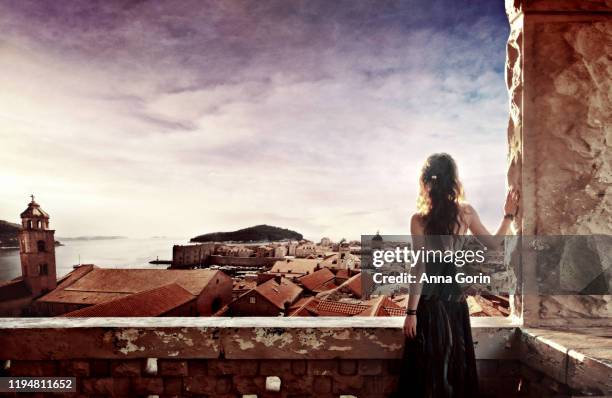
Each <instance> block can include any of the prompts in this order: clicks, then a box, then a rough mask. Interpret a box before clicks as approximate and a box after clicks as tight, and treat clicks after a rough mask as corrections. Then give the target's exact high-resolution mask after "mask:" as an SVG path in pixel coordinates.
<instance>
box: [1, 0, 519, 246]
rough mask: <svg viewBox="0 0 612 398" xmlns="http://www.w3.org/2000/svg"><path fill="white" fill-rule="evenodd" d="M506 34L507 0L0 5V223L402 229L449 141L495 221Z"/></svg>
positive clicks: (175, 230) (163, 229)
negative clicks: (423, 176) (32, 198)
mask: <svg viewBox="0 0 612 398" xmlns="http://www.w3.org/2000/svg"><path fill="white" fill-rule="evenodd" d="M507 35H508V26H507V22H506V19H505V15H504V12H503V1H502V0H491V1H487V2H480V1H474V0H472V1H467V0H464V1H458V0H445V1H442V0H432V1H427V2H426V1H422V0H406V1H384V0H357V1H355V0H346V1H327V0H320V1H317V0H304V1H294V0H252V1H243V0H235V1H234V0H230V1H195V0H194V1H166V2H153V1H151V2H149V1H99V2H93V1H87V2H84V1H76V0H75V1H64V0H62V1H54V2H41V1H18V2H15V1H9V0H0V142H1V145H0V165H1V167H0V186H1V192H2V195H0V219H6V220H10V221H16V220H17V218H18V214H19V213H20V212H21V211H22V210H23V209H24V208H25V205H26V204H27V201H28V195H30V194H31V193H34V194H35V195H36V197H37V201H39V203H41V205H42V206H43V208H44V209H45V210H47V211H48V212H49V213H50V214H51V217H52V225H53V227H54V228H55V229H56V230H57V234H58V235H59V236H75V235H103V234H106V235H127V236H135V237H136V236H138V237H147V236H154V235H167V236H193V235H195V234H199V233H204V232H212V231H217V230H231V229H235V228H240V227H246V226H250V225H254V224H260V223H267V224H272V225H277V226H282V227H288V228H291V229H295V230H297V231H299V232H302V233H303V234H304V235H306V236H307V237H310V238H313V239H316V238H320V237H321V236H323V235H327V236H330V237H332V238H335V239H338V238H341V237H347V238H358V237H359V235H360V234H370V233H373V232H375V231H376V230H378V229H380V231H381V233H386V234H399V233H407V232H408V225H409V223H408V221H409V217H410V214H411V213H412V212H413V211H414V208H415V199H416V187H417V175H418V171H419V168H420V165H421V164H422V162H423V160H424V159H425V158H426V157H427V155H429V154H430V153H432V152H440V151H447V152H449V153H451V154H452V155H453V156H454V157H455V158H456V159H457V162H458V164H459V169H460V174H461V177H462V179H463V181H464V184H465V187H466V193H467V199H468V200H469V201H470V202H471V203H473V204H474V205H475V207H476V208H477V209H479V211H480V213H481V217H482V218H483V219H484V221H485V223H486V224H487V225H488V226H490V228H494V227H495V226H496V224H497V222H498V220H499V218H500V214H501V206H502V201H503V198H504V189H505V186H504V183H505V182H504V170H505V146H504V145H505V140H506V138H505V137H506V123H507V122H506V121H507V117H506V108H507V96H506V92H505V83H504V78H503V68H504V56H505V41H506V37H507Z"/></svg>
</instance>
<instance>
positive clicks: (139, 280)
mask: <svg viewBox="0 0 612 398" xmlns="http://www.w3.org/2000/svg"><path fill="white" fill-rule="evenodd" d="M86 271H88V269H87V268H84V267H79V268H77V269H76V270H75V271H73V272H72V273H71V274H69V275H68V277H67V278H66V279H65V280H64V281H63V282H62V283H61V284H60V286H59V288H58V289H55V290H53V291H52V292H50V293H48V294H47V295H45V296H43V297H42V298H40V299H39V301H42V302H62V303H77V304H99V303H103V302H106V301H110V300H114V299H117V298H119V297H124V296H128V295H131V294H134V293H139V292H143V291H146V290H151V289H155V288H158V287H161V286H164V285H167V284H169V283H176V284H178V285H179V286H181V287H182V288H183V289H185V290H187V291H188V292H189V293H191V294H192V295H193V296H197V295H199V294H200V292H201V291H202V289H203V288H204V287H205V286H206V285H208V283H209V282H210V280H211V279H213V278H214V276H215V275H216V273H217V272H220V271H216V270H204V269H197V270H166V269H113V268H97V267H94V266H91V268H90V269H89V272H86ZM81 274H83V275H81Z"/></svg>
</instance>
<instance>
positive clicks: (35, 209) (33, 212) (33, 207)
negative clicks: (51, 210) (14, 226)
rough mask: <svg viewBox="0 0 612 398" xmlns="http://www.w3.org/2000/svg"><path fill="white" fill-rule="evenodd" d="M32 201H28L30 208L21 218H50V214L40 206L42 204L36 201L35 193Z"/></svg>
mask: <svg viewBox="0 0 612 398" xmlns="http://www.w3.org/2000/svg"><path fill="white" fill-rule="evenodd" d="M30 197H31V198H32V201H31V202H30V203H28V208H27V209H25V210H24V211H23V213H21V216H20V217H21V218H45V219H49V214H47V213H46V212H45V211H44V210H43V209H41V208H40V205H39V204H38V203H36V201H34V195H31V196H30Z"/></svg>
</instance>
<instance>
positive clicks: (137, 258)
mask: <svg viewBox="0 0 612 398" xmlns="http://www.w3.org/2000/svg"><path fill="white" fill-rule="evenodd" d="M61 242H62V246H56V247H55V262H56V268H57V276H58V278H59V277H62V276H64V275H66V274H67V273H69V272H70V271H72V270H73V268H74V266H75V265H78V264H95V265H97V266H99V267H103V268H153V269H164V268H167V267H168V266H167V265H154V264H149V261H152V260H172V246H173V245H179V244H187V243H188V242H189V239H188V238H167V237H159V238H121V239H100V240H65V241H61ZM18 276H21V265H20V261H19V250H18V249H2V250H0V282H1V281H7V280H11V279H14V278H16V277H18Z"/></svg>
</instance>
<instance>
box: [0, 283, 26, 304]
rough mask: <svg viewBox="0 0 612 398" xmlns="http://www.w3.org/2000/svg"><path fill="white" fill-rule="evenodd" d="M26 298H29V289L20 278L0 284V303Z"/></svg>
mask: <svg viewBox="0 0 612 398" xmlns="http://www.w3.org/2000/svg"><path fill="white" fill-rule="evenodd" d="M28 296H31V293H30V289H28V287H27V286H26V283H25V281H24V280H23V279H21V278H18V279H13V280H12V281H7V282H1V283H0V301H10V300H17V299H20V298H24V297H28Z"/></svg>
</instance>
